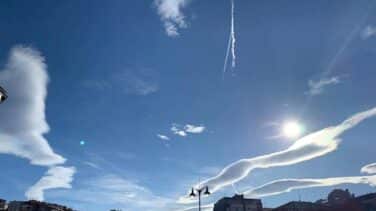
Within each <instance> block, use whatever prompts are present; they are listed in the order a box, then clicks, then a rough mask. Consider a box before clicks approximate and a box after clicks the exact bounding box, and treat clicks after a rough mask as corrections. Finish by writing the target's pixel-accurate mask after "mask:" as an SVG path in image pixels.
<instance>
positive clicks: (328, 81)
mask: <svg viewBox="0 0 376 211" xmlns="http://www.w3.org/2000/svg"><path fill="white" fill-rule="evenodd" d="M339 83H341V77H339V76H334V77H330V78H321V79H319V80H318V81H314V80H310V81H308V87H309V90H308V91H307V94H308V95H311V96H314V95H319V94H322V93H323V91H324V89H325V87H327V86H333V85H337V84H339Z"/></svg>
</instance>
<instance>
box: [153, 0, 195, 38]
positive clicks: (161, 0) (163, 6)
mask: <svg viewBox="0 0 376 211" xmlns="http://www.w3.org/2000/svg"><path fill="white" fill-rule="evenodd" d="M189 2H190V0H154V3H155V5H156V7H157V10H158V15H159V16H160V17H161V20H162V21H163V24H164V27H165V31H166V33H167V35H168V36H171V37H175V36H178V35H179V32H178V30H179V28H186V27H187V23H186V22H185V17H184V14H183V12H182V9H183V8H184V7H186V6H187V5H188V3H189Z"/></svg>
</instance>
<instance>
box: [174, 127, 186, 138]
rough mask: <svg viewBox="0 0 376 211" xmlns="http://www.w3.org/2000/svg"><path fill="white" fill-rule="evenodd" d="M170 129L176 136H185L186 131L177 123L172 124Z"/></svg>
mask: <svg viewBox="0 0 376 211" xmlns="http://www.w3.org/2000/svg"><path fill="white" fill-rule="evenodd" d="M171 131H172V132H173V133H174V134H175V135H178V136H183V137H184V136H187V133H186V132H185V131H184V130H183V129H180V126H179V125H177V124H173V125H172V127H171Z"/></svg>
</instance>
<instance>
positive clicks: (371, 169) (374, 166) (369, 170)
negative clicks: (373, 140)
mask: <svg viewBox="0 0 376 211" xmlns="http://www.w3.org/2000/svg"><path fill="white" fill-rule="evenodd" d="M360 172H362V173H365V174H376V163H371V164H368V165H366V166H364V167H363V168H362V169H361V170H360Z"/></svg>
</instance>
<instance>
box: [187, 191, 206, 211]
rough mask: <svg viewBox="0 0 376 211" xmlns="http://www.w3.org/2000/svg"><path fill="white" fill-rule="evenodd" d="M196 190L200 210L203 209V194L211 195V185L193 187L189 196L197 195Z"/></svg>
mask: <svg viewBox="0 0 376 211" xmlns="http://www.w3.org/2000/svg"><path fill="white" fill-rule="evenodd" d="M195 191H196V192H197V194H198V210H199V211H201V194H202V193H203V194H204V195H210V192H209V187H208V186H204V187H202V188H198V189H195V188H192V191H191V193H190V194H189V196H190V197H196V196H197V194H196V193H195Z"/></svg>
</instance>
